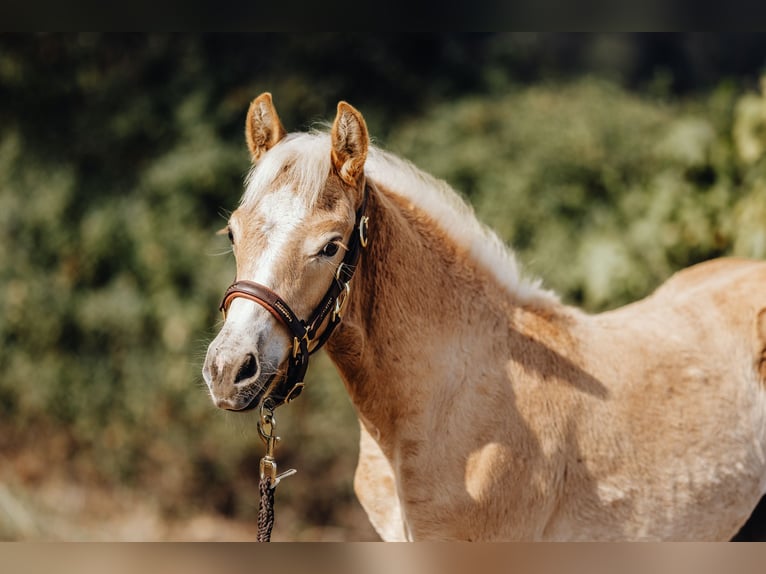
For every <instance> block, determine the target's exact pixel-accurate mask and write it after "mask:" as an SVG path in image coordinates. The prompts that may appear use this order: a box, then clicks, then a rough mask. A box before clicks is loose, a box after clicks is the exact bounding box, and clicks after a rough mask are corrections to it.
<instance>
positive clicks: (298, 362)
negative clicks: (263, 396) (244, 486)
mask: <svg viewBox="0 0 766 574" xmlns="http://www.w3.org/2000/svg"><path fill="white" fill-rule="evenodd" d="M369 193H370V192H369V184H365V186H364V196H363V198H362V204H361V205H360V206H359V209H358V210H357V212H356V222H355V223H354V230H353V231H352V232H351V238H350V239H349V242H348V246H347V247H348V249H347V251H346V255H345V256H344V257H343V261H341V263H340V265H338V268H337V270H336V271H335V277H334V278H333V281H332V283H331V284H330V287H329V288H328V289H327V293H325V295H324V297H323V298H322V300H321V301H320V303H319V305H318V306H317V308H316V309H314V312H313V313H312V315H311V317H310V318H309V320H308V321H302V320H301V319H299V318H298V316H297V315H296V314H295V313H294V312H293V310H292V309H290V306H289V305H288V304H287V303H285V301H284V299H282V298H281V297H280V296H279V295H277V294H276V293H274V292H273V291H272V290H271V289H269V288H268V287H266V286H265V285H261V284H260V283H256V282H254V281H235V282H234V283H232V284H231V286H230V287H229V288H228V289H227V290H226V293H224V295H223V300H222V301H221V305H220V307H219V309H220V311H221V312H222V313H223V317H224V320H225V319H226V312H227V311H228V310H229V306H230V305H231V302H232V301H233V300H234V299H236V298H237V297H242V298H243V299H249V300H250V301H254V302H255V303H258V304H259V305H261V306H262V307H264V308H265V309H266V310H267V311H268V312H269V313H271V314H272V315H274V317H275V318H276V319H277V320H278V321H279V322H280V323H281V324H282V325H284V326H285V327H286V328H287V330H288V331H289V332H290V334H291V335H292V337H293V344H292V349H291V352H290V356H289V358H288V363H287V372H286V373H285V375H284V377H283V378H282V379H281V380H280V381H277V383H276V384H275V385H274V388H273V390H272V391H271V393H270V394H269V395H268V397H267V398H268V399H269V400H270V401H271V403H272V408H276V407H277V406H279V405H281V404H283V403H289V402H290V401H291V400H293V399H294V398H295V397H297V396H298V395H299V394H300V393H301V391H302V390H303V377H304V376H305V374H306V369H308V366H309V356H310V355H312V354H313V353H315V352H316V351H318V350H319V349H320V348H321V347H322V345H324V344H325V343H326V342H327V339H329V338H330V335H331V334H332V332H333V330H334V329H335V327H337V326H338V323H340V321H341V318H342V315H343V312H344V309H345V306H346V303H347V302H348V294H349V292H350V287H349V282H350V281H351V278H352V277H353V275H354V271H355V270H356V265H357V263H358V262H359V256H360V254H361V251H362V249H363V248H365V247H367V239H368V236H367V231H368V222H369V218H368V217H367V216H366V215H365V209H366V208H367V197H368V195H369ZM328 317H329V320H328V323H327V326H326V327H325V328H324V330H323V331H322V333H321V334H319V335H317V331H318V330H319V329H320V327H321V326H322V324H323V323H324V322H325V320H326V319H328ZM253 406H255V405H253Z"/></svg>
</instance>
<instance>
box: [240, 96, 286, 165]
mask: <svg viewBox="0 0 766 574" xmlns="http://www.w3.org/2000/svg"><path fill="white" fill-rule="evenodd" d="M286 135H287V131H286V130H285V128H284V127H282V122H280V121H279V116H278V115H277V109H276V108H275V107H274V103H273V102H272V101H271V94H270V93H269V92H264V93H262V94H261V95H260V96H258V97H257V98H255V99H254V100H253V101H252V102H251V103H250V109H249V110H247V119H246V120H245V139H247V147H248V148H249V149H250V156H251V157H252V158H253V161H254V162H256V161H258V160H259V159H260V157H261V156H262V155H263V154H265V153H266V152H267V151H269V150H270V149H271V148H272V147H274V146H275V145H276V144H277V143H278V142H279V140H281V139H282V138H283V137H285V136H286Z"/></svg>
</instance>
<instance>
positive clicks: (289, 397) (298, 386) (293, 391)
mask: <svg viewBox="0 0 766 574" xmlns="http://www.w3.org/2000/svg"><path fill="white" fill-rule="evenodd" d="M304 386H305V385H304V383H295V384H294V385H293V388H292V389H290V392H289V393H287V396H286V397H285V403H289V402H290V401H292V400H293V399H294V398H296V397H297V396H298V395H299V394H301V391H302V390H303V387H304ZM296 391H297V392H296Z"/></svg>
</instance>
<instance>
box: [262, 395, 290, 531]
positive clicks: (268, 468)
mask: <svg viewBox="0 0 766 574" xmlns="http://www.w3.org/2000/svg"><path fill="white" fill-rule="evenodd" d="M276 427H277V420H276V418H274V407H273V406H272V405H271V403H270V402H269V401H268V400H266V401H264V402H263V404H262V405H261V412H260V416H259V417H258V434H260V435H261V440H262V441H263V443H264V444H265V445H266V454H265V455H264V456H263V458H262V459H261V479H260V482H259V483H258V491H259V492H260V495H261V500H260V505H259V507H258V538H257V540H258V542H270V541H271V530H272V528H274V490H275V489H276V488H277V485H278V484H279V481H281V480H282V479H283V478H287V477H288V476H291V475H293V474H295V473H296V472H297V471H296V470H295V469H292V468H291V469H290V470H287V471H285V472H283V473H282V474H280V475H277V461H276V460H275V459H274V448H275V447H276V445H277V442H279V437H278V436H277V435H276V434H274V431H275V429H276Z"/></svg>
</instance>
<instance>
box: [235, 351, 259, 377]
mask: <svg viewBox="0 0 766 574" xmlns="http://www.w3.org/2000/svg"><path fill="white" fill-rule="evenodd" d="M257 370H258V363H257V362H256V361H255V356H254V355H253V354H252V353H248V354H247V358H246V359H245V362H244V363H242V366H241V367H240V368H239V371H237V376H236V377H235V378H234V382H235V383H240V382H242V381H246V380H247V379H251V378H252V377H254V376H255V373H256V371H257Z"/></svg>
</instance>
